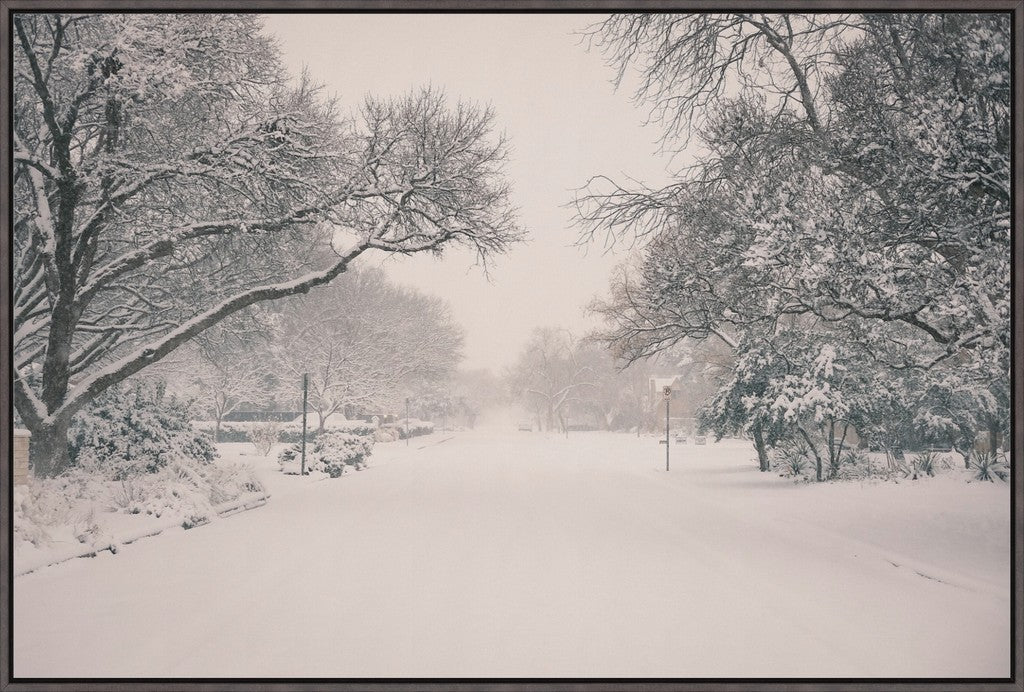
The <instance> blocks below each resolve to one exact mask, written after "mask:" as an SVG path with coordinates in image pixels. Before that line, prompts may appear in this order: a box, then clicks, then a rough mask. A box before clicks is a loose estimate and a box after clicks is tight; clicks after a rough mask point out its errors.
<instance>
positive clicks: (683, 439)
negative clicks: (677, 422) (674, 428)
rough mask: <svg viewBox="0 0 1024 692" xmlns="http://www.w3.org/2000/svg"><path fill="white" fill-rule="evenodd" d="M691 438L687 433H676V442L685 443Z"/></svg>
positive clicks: (678, 443)
mask: <svg viewBox="0 0 1024 692" xmlns="http://www.w3.org/2000/svg"><path fill="white" fill-rule="evenodd" d="M688 439H689V438H688V437H686V435H676V444H677V445H684V444H686V441H687V440H688Z"/></svg>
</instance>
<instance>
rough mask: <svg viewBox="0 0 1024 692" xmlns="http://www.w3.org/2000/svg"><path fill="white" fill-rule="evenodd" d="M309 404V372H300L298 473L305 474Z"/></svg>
mask: <svg viewBox="0 0 1024 692" xmlns="http://www.w3.org/2000/svg"><path fill="white" fill-rule="evenodd" d="M308 404H309V373H308V372H305V373H302V463H301V464H300V466H299V475H300V476H305V475H306V409H307V408H308Z"/></svg>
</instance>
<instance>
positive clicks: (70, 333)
mask: <svg viewBox="0 0 1024 692" xmlns="http://www.w3.org/2000/svg"><path fill="white" fill-rule="evenodd" d="M13 24H14V31H15V36H16V40H15V47H14V59H13V68H14V90H13V92H14V93H13V96H14V98H13V104H12V106H13V111H14V133H13V139H14V151H13V158H14V179H13V187H14V215H13V216H14V224H13V225H14V244H13V245H14V287H13V289H14V290H13V302H14V321H15V334H14V339H13V342H14V399H15V405H16V407H17V410H18V413H19V414H20V417H21V419H22V420H23V421H24V423H25V425H26V426H27V427H28V428H29V429H30V430H31V431H32V433H33V444H32V464H33V466H34V469H35V471H36V473H39V474H53V473H57V472H59V471H60V470H62V469H63V468H65V466H66V465H67V463H68V454H67V446H66V431H67V427H68V425H69V422H70V420H71V417H72V416H73V415H74V414H75V412H76V411H78V410H79V409H81V408H82V407H83V406H84V405H86V404H87V403H88V402H89V401H90V400H91V399H92V398H93V397H95V396H96V395H97V394H98V393H100V392H102V391H103V390H105V389H106V388H108V387H110V386H111V385H113V384H116V383H118V382H120V381H122V380H124V379H125V378H127V377H130V376H131V375H133V374H135V373H138V372H139V371H141V370H142V369H143V368H146V367H147V366H149V365H151V364H153V363H155V362H157V361H159V360H160V359H162V358H164V357H165V356H167V355H168V354H169V353H171V352H173V351H174V350H175V349H176V348H178V347H180V346H181V345H182V344H184V343H186V342H188V341H189V340H190V339H192V338H194V337H195V336H197V335H199V334H201V333H202V332H203V331H205V330H206V329H208V328H209V327H211V326H212V325H215V324H217V323H218V322H220V321H221V320H223V319H224V318H226V317H228V316H229V315H232V314H234V313H236V312H238V311H239V310H242V309H244V308H246V307H248V306H250V305H253V304H255V303H258V302H261V301H267V300H274V299H278V298H282V297H284V296H289V295H295V294H299V293H305V292H307V291H309V290H310V289H312V288H314V287H316V286H321V285H324V284H327V283H329V282H330V281H332V280H333V279H334V278H336V277H338V276H339V275H341V274H342V273H343V272H344V271H345V270H346V269H347V268H348V266H349V263H350V262H351V261H352V260H354V259H355V258H356V257H358V256H360V255H361V254H363V253H364V252H366V251H368V250H380V251H383V252H386V253H399V254H412V253H417V252H424V251H439V250H440V249H441V248H443V247H446V246H449V245H453V244H461V245H466V246H469V247H471V248H473V249H475V250H476V251H477V252H478V253H479V255H480V256H481V257H482V258H486V256H487V255H489V254H491V253H494V252H501V251H503V250H504V249H505V248H506V247H507V246H508V244H509V243H511V242H514V241H515V240H517V239H518V238H519V237H520V235H521V232H520V231H519V229H518V228H517V226H516V224H515V221H514V213H513V210H512V209H511V208H510V206H509V203H508V187H507V184H506V182H505V180H504V178H503V176H502V162H503V160H504V157H505V142H504V140H503V139H502V138H501V137H495V136H493V134H492V124H493V119H494V115H493V113H492V112H491V110H489V109H480V108H477V107H475V106H472V105H468V104H462V103H460V104H456V105H454V106H449V104H448V102H447V100H446V98H445V97H444V95H443V94H440V93H438V92H436V91H432V90H425V91H420V92H417V93H413V94H410V95H409V96H406V97H403V98H399V99H396V100H388V101H384V100H378V99H372V98H370V99H367V101H366V103H365V104H364V105H363V107H362V109H361V110H360V111H359V112H358V113H357V114H354V115H352V116H350V117H344V118H343V117H341V116H340V115H339V113H338V112H337V110H336V106H335V104H333V103H332V102H330V101H325V100H324V99H322V98H321V97H320V96H319V95H318V90H317V89H316V88H315V87H314V86H313V85H311V84H310V82H309V80H308V79H303V80H301V81H300V82H299V84H298V85H297V86H294V87H293V86H289V85H288V76H287V75H286V74H285V72H284V70H283V68H282V66H281V63H280V61H279V60H278V58H277V56H276V54H275V52H274V49H273V47H272V44H271V42H270V40H269V39H267V38H265V37H263V36H261V34H260V30H261V25H260V20H259V18H258V17H257V16H255V15H207V14H204V15H187V14H179V15H175V14H164V15H142V14H130V15H115V14H88V15H62V14H27V13H19V14H15V15H14V17H13ZM340 229H343V230H344V231H345V233H344V234H339V233H338V231H339V230H340ZM328 245H329V246H331V247H332V249H333V253H332V254H331V255H330V257H329V259H328V260H324V259H323V257H324V255H323V254H322V253H315V252H311V250H312V249H314V248H318V247H319V248H323V247H325V246H328Z"/></svg>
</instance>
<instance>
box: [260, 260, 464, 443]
mask: <svg viewBox="0 0 1024 692" xmlns="http://www.w3.org/2000/svg"><path fill="white" fill-rule="evenodd" d="M279 309H280V311H281V312H280V315H281V325H282V328H281V336H280V337H279V338H278V339H277V340H276V342H275V344H274V347H273V350H274V354H275V357H274V363H275V367H276V369H277V371H278V373H279V375H281V376H283V380H282V385H283V386H284V391H285V392H287V393H288V394H290V395H291V396H294V395H295V391H296V387H295V384H294V383H296V382H298V381H299V380H300V379H301V377H302V375H303V373H308V374H309V403H310V406H311V408H312V409H313V410H314V411H316V413H317V415H318V428H319V429H320V430H321V431H322V430H323V427H324V425H325V423H326V421H327V420H328V418H330V417H331V416H332V415H334V414H336V413H338V412H339V411H343V410H344V409H346V408H348V407H352V408H355V409H363V410H375V409H376V410H380V409H383V408H391V409H394V408H395V407H396V406H397V402H398V400H399V398H400V395H401V393H402V392H403V391H408V390H409V389H410V388H412V387H414V386H416V385H419V384H424V383H432V382H439V381H443V380H446V379H447V378H448V377H450V376H451V374H452V373H453V372H454V370H455V367H456V366H457V365H458V361H459V360H460V359H461V348H462V331H461V329H460V328H459V327H458V326H457V325H455V324H454V323H452V321H451V318H450V316H449V314H448V310H447V307H446V306H445V305H444V303H443V302H441V301H440V300H439V299H436V298H431V297H429V296H425V295H422V294H420V293H417V292H415V291H411V290H408V289H402V288H399V287H397V286H395V285H393V284H391V283H389V282H388V281H387V280H386V279H385V277H384V275H383V272H381V271H380V270H358V271H355V270H353V271H352V272H350V273H349V274H348V275H347V276H345V277H342V278H340V279H339V280H338V281H336V282H335V283H333V284H332V285H331V286H330V287H328V288H326V289H324V290H322V291H319V292H318V293H317V294H316V295H311V296H304V297H301V298H293V299H291V300H289V301H285V302H284V303H283V304H282V305H281V306H279Z"/></svg>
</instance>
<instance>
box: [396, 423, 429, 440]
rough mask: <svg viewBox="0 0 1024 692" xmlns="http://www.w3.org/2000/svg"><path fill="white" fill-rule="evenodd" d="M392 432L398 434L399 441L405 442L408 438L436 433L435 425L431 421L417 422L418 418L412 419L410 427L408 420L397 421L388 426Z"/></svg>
mask: <svg viewBox="0 0 1024 692" xmlns="http://www.w3.org/2000/svg"><path fill="white" fill-rule="evenodd" d="M388 427H389V428H390V429H392V430H396V431H397V432H398V439H400V440H404V439H405V438H406V437H418V436H420V435H429V434H430V433H432V432H434V424H433V423H431V422H430V421H424V420H417V419H416V418H410V419H409V421H408V425H407V424H406V420H405V419H404V418H403V419H401V420H398V421H396V422H395V423H393V424H391V425H389V426H388Z"/></svg>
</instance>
